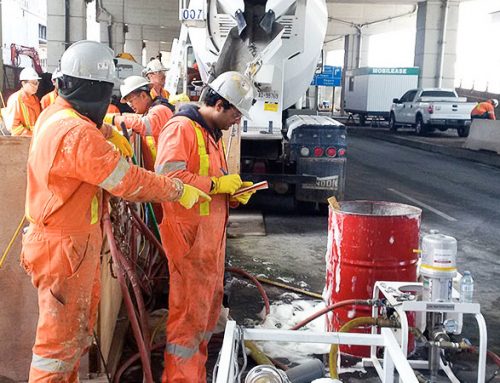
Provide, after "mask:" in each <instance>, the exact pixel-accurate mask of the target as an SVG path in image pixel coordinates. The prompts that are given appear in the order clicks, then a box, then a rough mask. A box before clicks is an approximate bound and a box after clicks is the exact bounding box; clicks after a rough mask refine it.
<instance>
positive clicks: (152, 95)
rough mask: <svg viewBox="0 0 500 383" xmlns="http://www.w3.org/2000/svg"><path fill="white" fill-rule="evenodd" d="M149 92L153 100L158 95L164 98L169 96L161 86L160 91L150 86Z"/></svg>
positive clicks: (166, 98)
mask: <svg viewBox="0 0 500 383" xmlns="http://www.w3.org/2000/svg"><path fill="white" fill-rule="evenodd" d="M149 94H150V96H151V98H152V99H153V100H154V99H155V98H156V97H158V96H160V97H161V98H164V99H165V100H168V98H169V97H170V93H169V92H168V91H167V90H166V89H165V88H161V90H160V92H158V91H157V90H156V89H155V88H151V91H150V92H149Z"/></svg>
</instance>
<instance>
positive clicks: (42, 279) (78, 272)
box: [24, 231, 102, 383]
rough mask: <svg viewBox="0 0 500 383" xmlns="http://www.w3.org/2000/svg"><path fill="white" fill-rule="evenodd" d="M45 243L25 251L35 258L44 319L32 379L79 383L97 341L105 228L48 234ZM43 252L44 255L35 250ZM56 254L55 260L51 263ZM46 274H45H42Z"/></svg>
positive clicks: (33, 381)
mask: <svg viewBox="0 0 500 383" xmlns="http://www.w3.org/2000/svg"><path fill="white" fill-rule="evenodd" d="M44 238H45V241H44V242H42V241H41V242H39V243H41V244H43V243H45V247H40V248H36V246H34V247H33V248H31V249H30V247H29V244H28V246H26V243H25V244H24V245H25V247H24V256H25V258H27V259H28V260H35V261H36V262H33V264H32V265H33V280H35V281H37V288H38V306H39V318H38V326H37V333H36V340H35V345H34V346H33V363H32V365H31V369H30V377H29V382H30V383H46V382H52V381H54V382H55V381H61V382H70V383H73V382H77V381H78V380H77V379H78V378H77V376H78V374H77V370H78V366H79V361H80V357H81V355H82V354H83V353H84V352H85V351H86V349H87V348H88V346H89V345H90V342H91V333H92V327H93V325H94V324H95V316H96V313H97V304H98V295H99V283H100V278H99V267H100V266H99V253H100V244H101V241H102V237H101V235H100V231H96V232H94V233H90V234H81V235H80V234H79V235H75V236H71V237H70V236H62V237H61V236H60V235H50V234H44ZM36 253H38V254H41V253H45V254H43V257H42V258H43V260H42V261H38V260H37V259H35V258H33V254H36ZM49 259H50V262H49ZM40 274H41V275H40Z"/></svg>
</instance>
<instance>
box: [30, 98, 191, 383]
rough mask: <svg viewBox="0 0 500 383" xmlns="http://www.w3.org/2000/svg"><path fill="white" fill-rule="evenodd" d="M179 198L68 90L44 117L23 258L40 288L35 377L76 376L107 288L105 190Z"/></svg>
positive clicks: (35, 145) (176, 186)
mask: <svg viewBox="0 0 500 383" xmlns="http://www.w3.org/2000/svg"><path fill="white" fill-rule="evenodd" d="M102 189H105V190H107V191H109V192H110V193H112V194H114V195H117V196H121V197H124V198H126V199H129V200H131V201H143V200H149V201H151V200H152V201H165V200H175V199H177V198H179V197H180V194H181V193H182V183H180V181H178V180H172V179H169V178H167V177H159V176H158V175H156V174H154V173H152V172H148V171H146V170H144V169H141V168H139V167H136V166H133V165H130V164H129V163H128V162H127V161H126V159H125V158H123V157H121V156H120V154H119V152H118V151H116V150H114V149H113V147H112V146H111V144H109V143H108V142H106V140H105V138H104V136H103V135H102V134H101V133H100V132H99V130H98V129H97V128H96V125H95V124H94V123H93V122H92V121H90V120H88V119H86V118H85V117H83V116H81V115H79V114H78V113H77V112H76V111H75V110H73V109H71V106H70V104H69V103H67V102H66V101H65V100H64V99H62V98H61V97H58V98H57V99H56V101H55V103H54V104H53V105H51V106H50V107H49V108H47V109H46V110H45V111H44V112H43V113H42V114H41V116H40V121H38V122H37V124H36V127H35V133H34V136H33V139H32V142H31V148H30V152H29V158H28V184H27V198H26V217H27V219H28V220H29V221H30V226H29V229H28V232H27V233H26V235H25V236H24V238H23V249H22V254H21V264H22V265H23V266H24V268H25V269H26V271H27V272H28V273H29V274H30V275H31V278H32V282H33V285H34V286H35V287H36V288H37V289H38V305H39V319H38V326H37V332H36V340H35V345H34V347H33V359H32V363H31V369H30V377H29V382H37V383H40V382H43V383H49V382H50V383H52V382H71V383H72V382H77V381H78V367H79V361H80V357H81V355H82V354H83V353H84V352H85V351H86V349H87V347H88V346H89V344H90V340H91V334H92V330H93V327H94V324H95V319H96V313H97V305H98V301H99V291H100V283H99V282H100V276H99V274H100V264H99V254H100V249H101V243H102V234H101V228H100V219H101V214H102V200H103V198H102V195H103V190H102Z"/></svg>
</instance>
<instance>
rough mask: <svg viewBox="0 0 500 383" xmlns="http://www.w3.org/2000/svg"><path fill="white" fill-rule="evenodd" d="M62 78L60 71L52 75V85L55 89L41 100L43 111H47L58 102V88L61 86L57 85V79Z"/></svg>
mask: <svg viewBox="0 0 500 383" xmlns="http://www.w3.org/2000/svg"><path fill="white" fill-rule="evenodd" d="M60 76H61V72H59V71H58V70H55V71H54V73H52V84H53V85H54V89H53V90H52V91H51V92H49V93H47V94H46V95H45V96H43V97H42V99H41V100H40V105H41V107H42V110H44V109H46V108H47V107H48V106H49V105H52V104H53V103H54V102H55V101H56V97H57V87H58V86H59V85H58V84H57V79H58V78H59V77H60Z"/></svg>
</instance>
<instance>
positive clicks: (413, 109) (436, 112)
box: [389, 88, 476, 137]
mask: <svg viewBox="0 0 500 383" xmlns="http://www.w3.org/2000/svg"><path fill="white" fill-rule="evenodd" d="M392 101H393V104H392V107H391V112H390V115H389V128H390V129H391V130H393V131H395V130H397V128H398V126H401V125H410V126H412V127H414V128H415V132H416V133H417V134H419V135H424V134H426V133H428V132H432V131H434V130H435V129H439V130H440V131H442V132H444V131H445V130H447V129H448V128H453V129H457V133H458V135H459V136H460V137H467V136H468V135H469V129H470V123H471V119H470V112H471V111H472V109H473V108H474V106H475V105H476V103H474V102H467V99H466V98H465V97H458V95H457V93H456V92H455V91H454V90H452V89H436V88H427V89H411V90H409V91H408V92H406V93H405V94H404V95H403V96H402V97H401V98H400V99H397V98H395V99H394V100H392Z"/></svg>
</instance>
